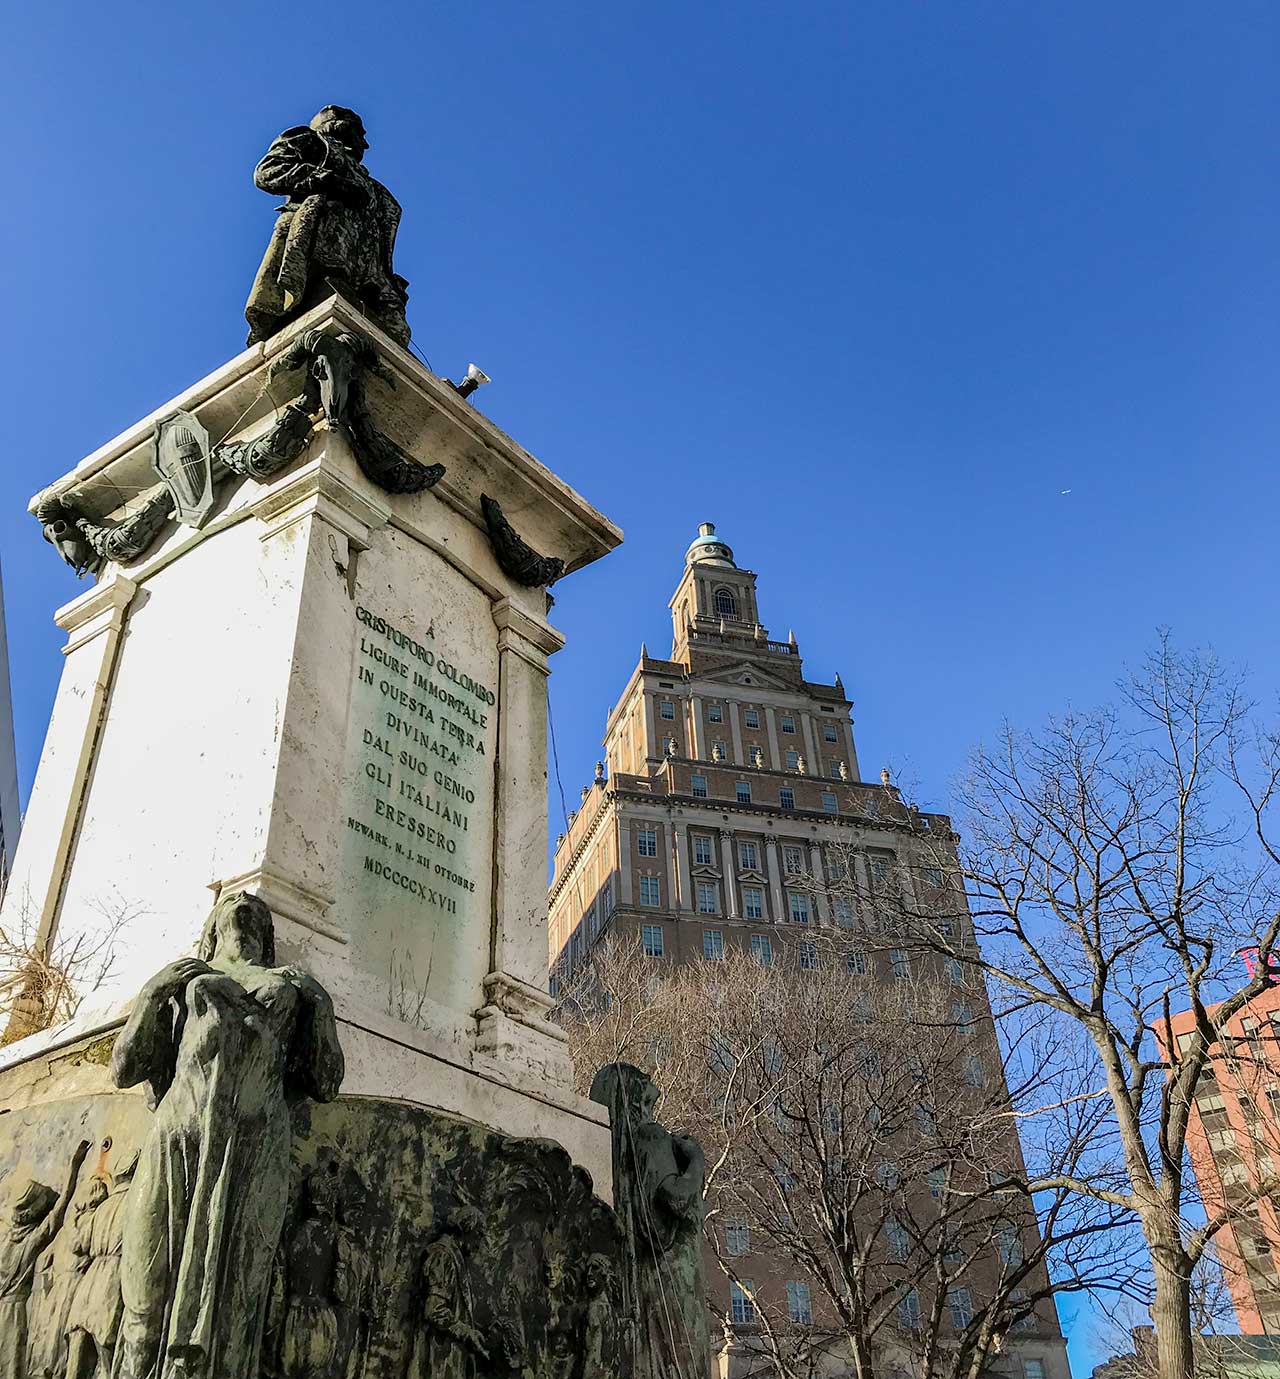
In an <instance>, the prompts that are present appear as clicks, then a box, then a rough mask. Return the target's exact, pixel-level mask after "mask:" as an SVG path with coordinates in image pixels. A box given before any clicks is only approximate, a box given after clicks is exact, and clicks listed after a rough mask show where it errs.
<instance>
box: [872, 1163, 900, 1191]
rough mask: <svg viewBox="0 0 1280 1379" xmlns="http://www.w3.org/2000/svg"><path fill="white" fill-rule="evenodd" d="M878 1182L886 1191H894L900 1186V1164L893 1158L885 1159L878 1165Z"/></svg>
mask: <svg viewBox="0 0 1280 1379" xmlns="http://www.w3.org/2000/svg"><path fill="white" fill-rule="evenodd" d="M876 1182H877V1183H879V1184H880V1186H881V1187H882V1188H884V1189H885V1191H886V1192H892V1191H893V1190H894V1188H896V1187H897V1186H898V1165H897V1164H896V1163H894V1162H893V1160H892V1159H885V1160H884V1161H883V1163H878V1164H877V1165H876Z"/></svg>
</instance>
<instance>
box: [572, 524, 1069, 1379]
mask: <svg viewBox="0 0 1280 1379" xmlns="http://www.w3.org/2000/svg"><path fill="white" fill-rule="evenodd" d="M670 608H671V618H672V647H671V654H670V656H669V657H668V658H658V657H655V656H651V655H649V654H648V651H647V649H645V648H642V649H641V654H640V662H639V664H638V665H637V666H636V668H635V670H634V671H633V673H632V675H631V678H630V679H629V681H628V682H627V685H626V687H625V689H624V690H623V692H622V694H621V696H620V698H619V699H618V701H617V704H616V705H615V706H614V708H613V710H612V712H611V713H610V714H609V718H608V725H607V727H606V729H605V736H604V759H603V761H601V762H600V763H598V764H597V768H596V776H595V780H594V782H593V783H592V784H591V785H590V786H589V787H587V788H586V789H584V790H583V791H582V798H581V802H580V804H579V807H578V808H577V809H576V810H575V811H574V813H573V815H572V816H571V817H570V819H569V827H568V832H567V833H566V834H564V835H561V837H560V838H559V839H558V840H557V843H556V848H555V859H554V871H553V877H552V882H551V892H550V909H549V951H548V965H549V969H550V972H551V985H552V991H553V993H554V992H555V991H556V990H557V989H558V986H559V984H560V983H561V982H562V981H563V980H564V979H565V978H566V976H567V975H569V974H570V973H571V972H572V971H573V969H574V968H575V967H576V966H577V965H578V964H579V963H580V962H581V961H582V960H583V959H584V958H585V957H586V956H587V954H588V953H589V952H590V951H591V949H592V948H593V947H594V945H595V944H596V943H597V942H599V941H600V940H602V939H603V938H604V936H605V935H606V934H614V935H618V936H620V937H624V938H627V937H635V936H637V935H638V936H639V938H640V941H641V943H642V946H643V951H644V953H645V954H646V955H647V956H649V957H652V958H654V959H658V960H662V961H663V963H664V964H670V963H680V962H687V961H692V960H695V959H701V958H711V959H715V958H719V957H722V956H723V955H724V954H725V953H726V952H728V951H730V950H731V949H733V948H738V949H741V950H745V951H749V952H751V953H752V954H754V955H755V956H756V957H757V958H758V959H759V960H760V961H762V962H763V963H765V964H769V963H771V962H772V961H774V959H775V958H777V957H780V956H781V954H782V952H783V950H784V949H785V948H786V946H787V945H788V944H789V943H791V942H796V943H800V944H805V943H806V941H807V940H806V937H805V936H806V935H808V936H809V937H810V938H811V937H812V936H813V932H814V929H815V928H818V927H829V928H833V929H834V928H847V929H854V928H855V915H854V912H853V911H854V902H853V901H852V900H848V901H846V900H841V899H837V898H834V897H833V896H824V895H822V894H819V893H818V892H817V891H816V890H815V888H814V887H812V886H811V885H809V884H808V882H809V878H811V877H823V876H824V875H830V874H831V872H832V864H833V858H832V853H831V849H832V848H833V847H838V849H839V854H840V858H839V861H838V862H837V863H836V865H839V866H847V865H849V860H848V859H849V858H850V857H851V858H852V866H853V868H854V869H855V871H856V872H857V875H856V876H855V877H854V881H855V885H854V886H853V887H852V888H850V889H851V891H852V892H853V893H854V894H858V895H870V894H873V893H874V892H875V891H876V890H877V889H878V887H879V884H880V883H881V882H882V881H883V879H884V878H885V877H889V876H892V877H893V878H895V882H896V883H897V884H901V885H903V886H905V887H908V888H910V887H916V888H921V887H923V888H928V887H930V886H936V887H939V888H940V887H942V886H943V885H944V880H943V874H942V870H941V869H940V868H938V867H937V866H930V865H925V864H923V863H922V862H921V860H920V859H919V858H917V859H914V860H913V858H912V857H911V856H910V855H909V854H910V852H911V850H912V848H913V847H914V848H915V849H917V850H918V851H920V852H921V854H922V856H923V855H924V854H925V851H926V849H925V845H924V844H923V843H921V842H920V841H919V840H920V839H921V838H923V839H925V840H928V844H929V846H928V849H927V856H928V858H929V859H933V860H936V858H937V855H938V848H939V847H941V848H942V849H944V850H945V849H946V848H949V847H950V846H951V844H950V841H949V839H950V822H949V820H948V819H947V818H946V817H945V816H942V815H928V814H924V815H921V814H916V813H915V812H914V811H911V812H908V810H907V808H906V807H905V806H904V804H903V802H902V800H901V799H900V797H899V794H898V791H897V789H896V787H894V786H893V785H892V784H891V783H890V781H889V777H888V773H887V772H877V773H876V775H877V777H878V779H876V780H874V781H870V782H869V781H865V780H863V779H862V772H861V770H860V769H859V762H858V753H857V748H856V744H855V741H854V732H853V724H852V721H851V718H850V710H851V707H852V706H851V703H850V700H849V698H848V696H847V695H846V693H845V689H844V686H843V684H842V683H841V680H840V677H839V676H838V675H837V676H836V677H835V681H834V683H833V684H822V683H819V682H816V681H813V680H808V679H806V678H805V674H804V665H803V662H802V660H801V656H800V648H799V646H798V645H797V642H796V639H795V636H794V634H790V635H788V637H787V638H786V640H777V639H774V638H772V637H771V636H770V635H769V632H768V630H767V628H766V627H765V626H764V624H763V622H762V621H761V616H760V609H759V603H758V599H757V590H756V576H755V574H754V573H752V572H751V571H750V570H746V569H743V568H741V567H740V566H739V565H738V564H737V562H736V561H735V559H734V553H733V551H732V550H731V549H730V547H729V546H728V545H727V544H726V543H725V541H724V540H722V539H721V538H720V537H719V536H718V535H717V533H716V530H715V527H714V526H713V525H712V524H711V523H710V522H704V523H703V524H702V526H701V527H700V528H699V533H698V536H697V538H696V539H695V540H694V541H693V543H692V544H691V545H690V547H689V549H688V551H687V552H686V553H685V562H684V571H683V574H682V576H681V578H680V581H679V584H678V585H677V588H676V591H675V593H674V595H673V596H672V598H671V603H670ZM941 894H942V892H941V891H939V892H938V895H939V896H941ZM908 899H909V900H914V901H916V902H922V903H924V904H926V905H927V904H928V901H929V897H928V896H927V895H921V896H918V897H911V896H909V897H908ZM954 908H957V909H962V908H963V907H962V906H957V907H954ZM801 926H809V927H808V928H805V927H801ZM959 937H960V938H961V940H963V939H964V938H965V937H966V936H964V935H960V936H959ZM968 938H969V939H970V940H971V939H972V935H969V936H968ZM801 960H802V965H803V951H802V953H801ZM857 961H858V962H859V964H860V965H859V967H858V968H856V969H853V968H852V964H851V970H857V971H860V972H866V973H867V974H868V976H869V977H871V978H873V979H874V978H881V979H885V980H889V979H891V978H892V977H894V976H901V975H903V972H902V971H901V970H900V969H901V965H903V964H906V965H909V963H910V956H909V954H907V953H905V952H899V951H898V950H890V951H889V952H887V953H871V952H868V953H866V954H864V955H862V956H860V957H859V958H858V959H857ZM895 964H898V966H897V967H895ZM978 988H979V989H978V990H972V989H966V990H965V991H963V992H960V991H957V997H958V999H960V1000H962V1001H963V1002H964V1003H967V1004H965V1005H964V1006H963V1008H964V1009H967V1010H968V1011H969V1014H968V1015H966V1016H965V1017H964V1018H965V1019H966V1020H980V1019H982V1018H983V1017H986V1016H988V1015H989V1011H988V1009H987V1005H986V997H985V992H984V991H982V990H981V983H978ZM957 1008H958V1009H960V1008H962V1007H957ZM993 1053H994V1049H993ZM990 1062H992V1063H995V1064H998V1056H994V1057H993V1058H992V1059H991V1060H990ZM995 1075H998V1076H1002V1074H998V1073H997V1074H995ZM1015 1152H1016V1149H1015ZM744 1264H745V1261H744ZM750 1267H751V1269H752V1271H753V1274H754V1278H755V1280H756V1284H757V1286H761V1283H762V1280H770V1282H769V1283H766V1284H765V1285H764V1286H766V1287H769V1286H776V1288H777V1289H779V1290H780V1289H782V1288H783V1287H786V1288H787V1290H788V1302H789V1305H790V1294H791V1291H792V1290H793V1289H795V1288H796V1284H795V1283H789V1282H787V1281H786V1280H785V1279H783V1278H782V1276H781V1274H778V1275H777V1277H772V1275H774V1274H775V1273H777V1270H776V1268H775V1266H774V1264H773V1262H772V1261H770V1260H767V1259H760V1260H756V1259H752V1260H751V1261H750ZM707 1276H708V1279H710V1280H716V1279H717V1276H718V1271H717V1269H716V1268H715V1267H714V1266H713V1265H712V1264H711V1262H710V1261H708V1269H707ZM973 1282H974V1286H975V1289H980V1288H981V1286H982V1281H981V1279H979V1278H975V1279H974V1280H973ZM960 1291H961V1292H963V1293H965V1296H966V1297H967V1296H968V1294H967V1290H960ZM805 1296H807V1292H806V1294H805ZM974 1296H975V1297H976V1296H977V1293H976V1292H975V1294H974ZM723 1301H724V1304H725V1317H726V1322H728V1323H729V1324H730V1325H729V1329H728V1330H727V1332H726V1339H727V1340H728V1337H729V1331H733V1330H736V1329H737V1328H735V1327H734V1326H733V1323H735V1322H740V1321H742V1320H743V1318H742V1317H741V1316H738V1312H739V1310H740V1308H739V1303H740V1299H738V1298H736V1297H734V1296H732V1295H731V1294H730V1293H729V1291H727V1289H726V1294H725V1297H724V1299H723ZM747 1310H748V1311H749V1310H750V1309H747ZM794 1318H795V1311H794V1310H793V1319H794ZM1018 1332H1019V1334H1018V1336H1017V1338H1016V1341H1013V1343H1012V1344H1011V1345H1010V1346H1009V1347H1008V1349H1007V1350H1006V1352H1005V1353H1004V1354H1003V1355H1002V1357H1001V1360H1000V1363H999V1366H998V1368H999V1370H1000V1372H1001V1373H1002V1374H1006V1375H1009V1376H1013V1379H1067V1376H1068V1373H1069V1371H1068V1367H1067V1361H1066V1354H1065V1347H1064V1345H1063V1341H1062V1336H1061V1332H1060V1330H1059V1326H1058V1319H1057V1315H1056V1312H1055V1309H1054V1307H1053V1304H1052V1302H1043V1303H1038V1304H1037V1305H1036V1307H1035V1312H1034V1315H1033V1316H1030V1317H1027V1318H1026V1319H1025V1320H1024V1322H1023V1323H1022V1324H1021V1325H1020V1326H1019V1327H1018ZM738 1350H739V1347H738V1346H736V1345H734V1344H730V1345H729V1348H728V1350H727V1351H726V1352H725V1356H724V1357H722V1361H721V1364H722V1373H724V1374H726V1375H727V1376H728V1379H735V1376H737V1375H740V1374H747V1373H749V1372H750V1366H749V1365H747V1367H746V1368H743V1367H742V1366H741V1365H740V1364H739V1363H738V1362H737V1361H736V1360H734V1359H732V1358H730V1357H732V1356H734V1355H736V1354H737V1353H738Z"/></svg>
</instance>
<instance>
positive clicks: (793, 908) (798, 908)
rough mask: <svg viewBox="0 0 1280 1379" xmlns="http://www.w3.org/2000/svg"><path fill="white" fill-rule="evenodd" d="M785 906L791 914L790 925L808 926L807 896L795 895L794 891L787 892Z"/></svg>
mask: <svg viewBox="0 0 1280 1379" xmlns="http://www.w3.org/2000/svg"><path fill="white" fill-rule="evenodd" d="M787 906H788V909H789V911H790V914H791V922H792V924H808V922H809V897H808V896H807V895H797V894H796V892H795V891H788V893H787Z"/></svg>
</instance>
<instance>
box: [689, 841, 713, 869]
mask: <svg viewBox="0 0 1280 1379" xmlns="http://www.w3.org/2000/svg"><path fill="white" fill-rule="evenodd" d="M714 857H715V845H714V844H713V843H712V841H711V839H710V838H708V837H707V835H706V834H705V833H695V834H694V835H693V860H694V863H695V864H696V865H697V866H699V867H709V866H711V864H712V860H713V858H714Z"/></svg>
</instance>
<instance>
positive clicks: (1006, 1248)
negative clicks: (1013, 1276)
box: [996, 1226, 1022, 1269]
mask: <svg viewBox="0 0 1280 1379" xmlns="http://www.w3.org/2000/svg"><path fill="white" fill-rule="evenodd" d="M996 1248H997V1249H998V1250H999V1251H1000V1263H1001V1264H1003V1265H1004V1266H1005V1268H1006V1269H1020V1268H1021V1267H1022V1237H1021V1236H1020V1235H1019V1234H1018V1228H1017V1226H1005V1227H1003V1228H1002V1229H1001V1231H1000V1234H999V1236H998V1237H997V1239H996Z"/></svg>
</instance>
